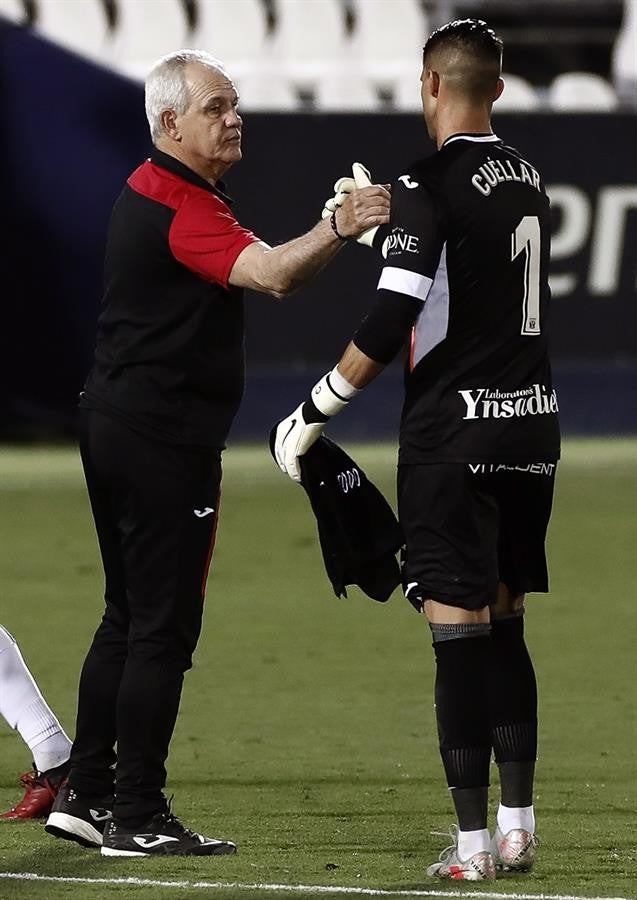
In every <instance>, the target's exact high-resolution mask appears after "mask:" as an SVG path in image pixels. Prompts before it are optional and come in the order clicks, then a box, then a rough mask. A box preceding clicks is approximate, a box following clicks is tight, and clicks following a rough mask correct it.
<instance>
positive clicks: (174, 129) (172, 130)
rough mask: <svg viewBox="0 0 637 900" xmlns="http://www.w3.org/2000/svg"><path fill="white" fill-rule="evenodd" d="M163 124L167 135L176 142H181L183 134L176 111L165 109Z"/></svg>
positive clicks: (162, 117)
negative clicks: (178, 124)
mask: <svg viewBox="0 0 637 900" xmlns="http://www.w3.org/2000/svg"><path fill="white" fill-rule="evenodd" d="M160 119H161V124H162V125H163V128H164V131H165V133H166V134H167V135H168V136H169V137H171V138H172V139H173V140H174V141H180V140H181V132H180V130H179V128H178V126H177V114H176V113H175V110H174V109H165V110H164V111H163V112H162V114H161V116H160Z"/></svg>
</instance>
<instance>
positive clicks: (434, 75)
mask: <svg viewBox="0 0 637 900" xmlns="http://www.w3.org/2000/svg"><path fill="white" fill-rule="evenodd" d="M427 83H428V85H429V93H430V94H431V96H432V97H438V94H439V93H440V75H439V74H438V72H435V71H434V70H433V69H428V70H427Z"/></svg>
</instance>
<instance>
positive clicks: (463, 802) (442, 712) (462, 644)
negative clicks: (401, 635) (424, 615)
mask: <svg viewBox="0 0 637 900" xmlns="http://www.w3.org/2000/svg"><path fill="white" fill-rule="evenodd" d="M434 652H435V655H436V687H435V696H436V719H437V724H438V736H439V740H440V755H441V758H442V763H443V766H444V769H445V774H446V777H447V784H448V785H449V787H450V788H451V789H452V790H451V794H452V798H453V800H454V805H455V807H456V814H457V816H458V825H459V827H460V829H461V831H475V830H477V829H480V828H486V827H487V793H488V786H489V761H490V757H491V725H490V721H489V713H488V664H489V656H490V637H489V634H488V633H486V634H480V635H479V636H476V637H461V638H457V639H454V640H443V641H435V642H434Z"/></svg>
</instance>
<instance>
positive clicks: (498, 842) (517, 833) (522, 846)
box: [491, 826, 539, 872]
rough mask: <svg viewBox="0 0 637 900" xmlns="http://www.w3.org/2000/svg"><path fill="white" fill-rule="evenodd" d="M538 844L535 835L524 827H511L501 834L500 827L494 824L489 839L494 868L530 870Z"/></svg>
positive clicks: (519, 870) (505, 870)
mask: <svg viewBox="0 0 637 900" xmlns="http://www.w3.org/2000/svg"><path fill="white" fill-rule="evenodd" d="M538 844H539V840H538V839H537V837H536V836H535V835H534V834H532V833H531V832H530V831H525V829H524V828H512V829H511V831H507V833H506V834H502V832H501V831H500V827H499V826H496V829H495V834H494V835H493V838H492V839H491V855H492V856H493V859H494V860H495V865H496V868H498V869H502V870H503V871H504V872H530V871H531V869H532V868H533V863H534V862H535V850H536V848H537V846H538Z"/></svg>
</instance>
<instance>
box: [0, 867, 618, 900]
mask: <svg viewBox="0 0 637 900" xmlns="http://www.w3.org/2000/svg"><path fill="white" fill-rule="evenodd" d="M0 878H5V879H11V880H14V881H45V882H62V883H64V884H110V885H114V886H117V885H118V884H121V885H128V886H132V887H166V888H192V889H194V890H209V891H219V890H237V891H279V892H284V891H285V892H287V893H290V894H354V895H356V896H363V897H481V898H482V900H635V898H632V897H581V896H578V895H577V894H518V893H506V894H505V893H502V892H500V893H498V892H496V891H441V890H429V891H419V890H414V891H400V890H386V889H383V888H364V887H343V886H340V885H334V886H332V887H330V885H327V884H242V883H241V882H238V881H233V882H224V881H157V880H155V879H151V878H135V877H130V878H75V877H72V876H61V875H38V874H36V873H35V872H0Z"/></svg>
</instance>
